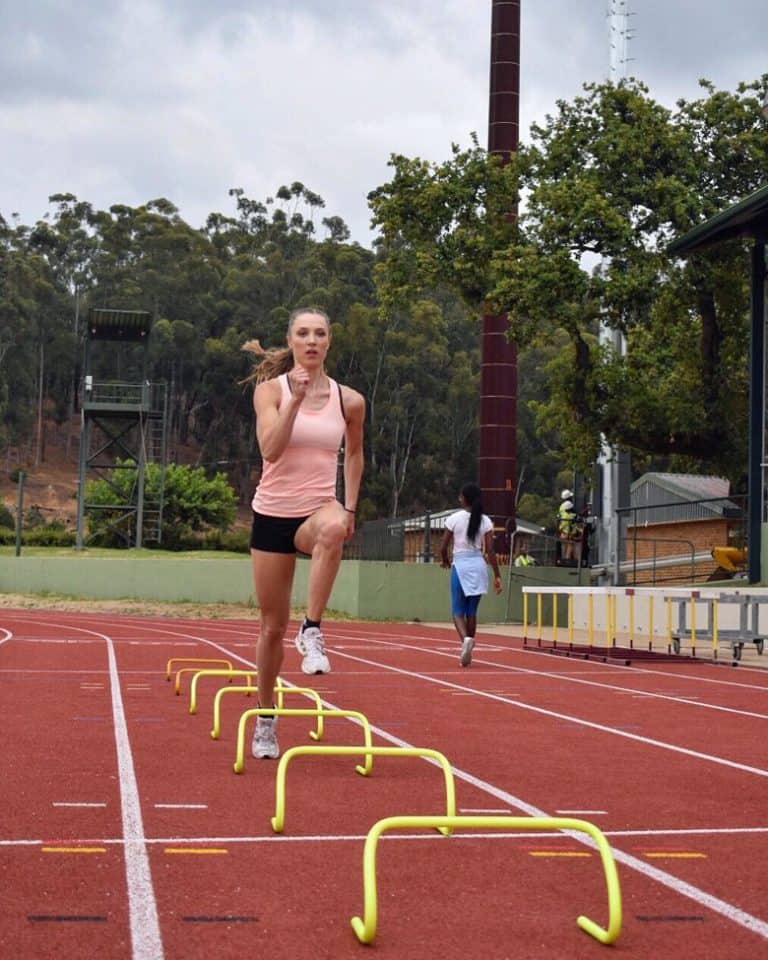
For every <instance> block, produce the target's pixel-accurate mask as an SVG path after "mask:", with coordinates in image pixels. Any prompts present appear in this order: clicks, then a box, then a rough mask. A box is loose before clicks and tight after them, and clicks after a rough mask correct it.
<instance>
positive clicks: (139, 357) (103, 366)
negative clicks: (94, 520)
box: [76, 308, 168, 550]
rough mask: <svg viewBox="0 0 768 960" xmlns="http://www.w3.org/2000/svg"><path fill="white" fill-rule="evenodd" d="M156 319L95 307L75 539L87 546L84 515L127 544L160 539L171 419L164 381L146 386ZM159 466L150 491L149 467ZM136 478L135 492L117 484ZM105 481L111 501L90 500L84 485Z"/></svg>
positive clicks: (88, 341) (83, 402) (83, 395)
mask: <svg viewBox="0 0 768 960" xmlns="http://www.w3.org/2000/svg"><path fill="white" fill-rule="evenodd" d="M151 328H152V317H151V314H149V313H148V312H147V311H145V310H109V309H96V308H94V309H91V310H90V311H89V314H88V327H87V329H86V334H85V356H84V362H83V379H82V382H81V391H80V417H81V431H80V462H79V477H78V479H79V483H78V497H77V538H76V546H77V549H78V550H80V549H82V547H83V544H84V542H85V539H86V538H85V534H84V523H85V518H86V515H88V516H91V517H96V516H99V515H100V516H101V518H102V521H103V522H104V523H106V524H107V525H108V526H109V527H110V528H111V529H112V530H114V531H115V532H116V533H117V535H118V536H119V537H120V539H121V540H122V541H123V543H124V544H125V545H126V546H128V547H131V546H135V547H141V546H142V544H143V543H144V542H146V541H150V540H154V541H157V542H158V543H159V542H160V539H161V528H162V515H163V487H164V476H165V464H166V436H167V430H166V423H167V419H168V408H167V390H166V384H165V383H150V382H149V380H147V356H148V347H149V336H150V331H151ZM149 463H155V464H157V465H158V466H159V468H160V469H159V473H158V474H157V476H156V477H153V483H152V488H151V491H150V492H147V490H146V472H147V464H149ZM117 470H120V471H127V472H128V473H129V474H130V484H129V485H128V487H129V490H130V493H129V496H128V497H127V498H126V497H125V494H124V493H123V492H122V491H123V488H124V486H126V485H123V484H120V489H118V485H117V484H115V482H114V476H115V471H117ZM89 479H90V480H95V479H103V480H106V481H107V483H108V484H109V485H110V487H112V489H114V491H115V498H114V502H112V503H104V502H100V503H95V502H91V503H89V502H88V497H87V491H86V483H87V481H88V480H89Z"/></svg>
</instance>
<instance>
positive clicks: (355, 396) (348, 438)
mask: <svg viewBox="0 0 768 960" xmlns="http://www.w3.org/2000/svg"><path fill="white" fill-rule="evenodd" d="M342 391H343V397H344V414H345V417H346V421H347V427H346V430H345V431H344V509H345V510H346V511H347V516H348V517H349V518H350V521H351V524H350V535H351V533H352V532H353V531H354V523H355V513H356V512H357V501H358V497H359V496H360V481H361V480H362V478H363V466H364V464H365V451H364V449H363V424H364V422H365V399H364V397H363V396H362V394H360V393H358V392H357V390H352V389H351V388H350V387H342Z"/></svg>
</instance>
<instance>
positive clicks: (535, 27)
mask: <svg viewBox="0 0 768 960" xmlns="http://www.w3.org/2000/svg"><path fill="white" fill-rule="evenodd" d="M629 9H630V10H632V11H633V12H634V16H633V17H632V19H631V23H632V27H633V30H634V33H635V37H634V38H633V39H632V40H631V41H630V47H629V54H630V56H631V57H632V58H633V59H632V61H631V63H630V64H629V73H630V74H632V75H635V76H637V77H639V78H641V79H642V80H643V81H644V82H645V83H646V84H647V85H648V86H649V88H650V93H651V95H652V96H654V97H655V98H656V99H657V100H660V101H661V102H662V103H665V104H667V105H668V106H673V105H674V102H675V100H676V99H677V98H679V97H687V98H690V97H696V96H698V87H697V80H698V78H699V77H707V78H708V79H710V80H712V81H713V82H714V83H715V84H716V85H717V86H718V87H721V88H726V89H731V90H732V89H734V88H735V86H736V84H737V83H738V82H739V81H740V80H747V81H750V80H755V79H758V78H759V77H760V75H761V74H762V73H764V72H768V42H767V41H766V35H767V34H766V16H767V15H766V0H730V2H728V3H726V2H724V0H630V5H629ZM606 10H607V0H522V29H521V38H522V39H521V46H522V51H521V116H520V120H521V139H523V140H527V139H528V129H529V127H530V124H531V122H533V121H536V120H542V119H543V118H544V116H545V115H546V114H547V113H548V112H549V113H551V112H554V110H555V105H556V101H557V100H558V99H571V98H573V97H574V96H576V95H577V94H578V93H579V92H580V89H581V85H582V84H583V83H584V82H588V81H595V80H597V81H599V80H602V79H604V78H605V77H606V75H607V72H608V63H609V52H608V26H607V18H606ZM490 11H491V0H0V143H1V144H2V150H1V152H0V157H1V158H2V159H1V160H0V164H1V166H0V214H2V215H3V216H5V217H6V218H7V219H8V218H10V216H11V214H13V213H14V212H16V213H18V214H19V216H20V218H21V221H22V222H25V223H33V222H34V221H35V220H37V219H39V218H40V217H42V216H43V215H44V214H45V212H46V211H47V210H48V207H49V205H48V200H47V198H48V196H49V195H50V194H52V193H57V192H64V191H67V192H70V193H74V194H76V195H77V196H78V198H79V199H81V200H87V201H89V202H90V203H92V204H93V205H94V206H96V207H99V208H102V209H105V208H108V207H109V206H111V205H112V204H114V203H124V204H129V205H131V206H137V205H139V204H141V203H144V202H146V201H147V200H151V199H154V198H157V197H166V198H167V199H169V200H171V201H172V202H173V203H174V204H176V206H177V207H178V208H179V210H180V213H181V215H182V216H183V217H184V219H185V220H187V221H188V222H189V223H190V224H192V225H193V226H202V225H203V223H204V222H205V218H206V216H207V215H208V213H210V212H212V211H216V212H220V213H225V214H230V213H232V212H233V209H234V207H233V203H232V200H231V198H230V197H229V196H228V190H229V188H230V187H242V188H243V189H244V190H245V193H246V195H247V196H249V197H252V198H254V199H264V198H265V197H266V196H268V195H270V194H273V193H274V191H275V189H276V188H277V187H278V186H279V185H280V184H282V183H291V182H292V181H294V180H300V181H302V182H303V183H304V184H306V185H307V186H308V187H309V188H310V189H312V190H313V191H315V192H316V193H319V194H320V195H321V196H322V197H323V198H324V199H325V201H326V209H325V211H324V215H327V216H331V215H338V216H341V217H342V218H343V219H344V220H346V222H347V223H348V224H349V226H350V229H351V230H352V236H353V239H356V240H359V241H360V242H361V243H364V244H366V245H368V244H369V243H370V240H371V234H370V232H369V228H368V222H369V211H368V207H367V203H366V194H367V193H368V191H370V190H371V189H373V188H374V187H376V186H378V185H379V184H381V183H383V182H385V181H386V180H387V179H388V168H387V160H388V158H389V155H390V154H391V153H393V152H395V153H404V154H406V155H408V156H421V157H424V158H426V159H429V160H435V161H439V160H442V159H444V158H445V157H447V156H448V153H449V150H450V144H451V142H458V143H459V144H461V145H462V146H467V145H468V144H469V137H470V133H471V132H472V131H476V132H477V133H478V135H479V138H480V142H481V143H483V144H484V143H485V141H486V134H487V119H488V64H489V48H490V41H489V37H490Z"/></svg>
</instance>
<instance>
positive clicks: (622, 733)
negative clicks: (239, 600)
mask: <svg viewBox="0 0 768 960" xmlns="http://www.w3.org/2000/svg"><path fill="white" fill-rule="evenodd" d="M211 643H212V641H211ZM213 646H216V647H218V644H213ZM219 649H222V650H223V649H224V648H223V647H220V648H219ZM232 656H237V654H232ZM339 656H341V657H345V658H347V659H349V660H355V661H357V662H358V663H365V664H367V665H368V666H377V667H379V669H383V670H387V671H388V672H390V673H398V674H402V675H403V676H406V677H410V678H411V679H414V680H424V681H426V682H427V683H433V684H438V685H439V686H442V687H448V688H452V689H455V690H466V689H467V688H466V687H462V686H461V685H460V684H457V683H452V682H450V681H448V680H441V679H440V678H439V677H431V676H428V675H427V674H424V673H415V672H413V671H411V670H403V669H401V668H400V667H393V666H392V665H391V664H388V663H376V662H375V661H373V660H363V659H362V657H353V656H350V655H349V654H345V653H341V654H339ZM241 659H242V658H241ZM473 695H474V696H475V697H484V698H485V699H487V700H498V701H499V702H501V703H507V704H509V706H511V707H517V709H518V710H529V711H531V712H532V713H539V714H542V715H543V716H545V717H551V718H552V719H554V720H565V721H567V722H568V723H575V724H576V725H577V726H580V727H587V728H588V729H590V730H599V731H600V732H601V733H609V734H611V735H613V736H616V737H626V739H628V740H636V741H637V742H638V743H643V744H646V745H647V746H651V747H660V748H661V749H662V750H671V751H672V752H673V753H681V754H683V755H684V756H687V757H694V758H695V759H696V760H706V761H707V762H708V763H716V764H719V765H720V766H723V767H730V768H731V769H733V770H740V771H741V772H742V773H754V774H756V775H757V776H758V777H768V770H766V769H764V768H762V767H752V766H750V765H749V764H746V763H738V762H737V761H735V760H728V759H726V758H725V757H718V756H716V755H715V754H711V753H702V752H701V751H700V750H691V749H689V748H688V747H680V746H678V745H677V744H676V743H667V742H666V741H664V740H655V739H653V738H652V737H643V736H641V735H640V734H638V733H630V731H629V730H623V729H621V728H620V727H609V726H606V725H605V724H602V723H595V722H594V721H593V720H584V719H582V718H581V717H574V716H571V715H570V714H567V713H558V712H557V711H555V710H547V709H546V707H535V706H533V704H530V703H520V702H518V701H516V700H508V699H507V698H506V697H501V696H499V695H498V694H494V693H486V692H485V691H484V690H474V691H473ZM694 706H701V704H694Z"/></svg>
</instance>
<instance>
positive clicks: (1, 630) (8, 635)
mask: <svg viewBox="0 0 768 960" xmlns="http://www.w3.org/2000/svg"><path fill="white" fill-rule="evenodd" d="M0 633H4V634H5V636H4V637H0V647H1V646H2V645H3V644H4V643H7V642H8V641H9V640H10V639H12V637H13V634H12V633H11V631H10V630H6V629H5V627H0Z"/></svg>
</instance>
